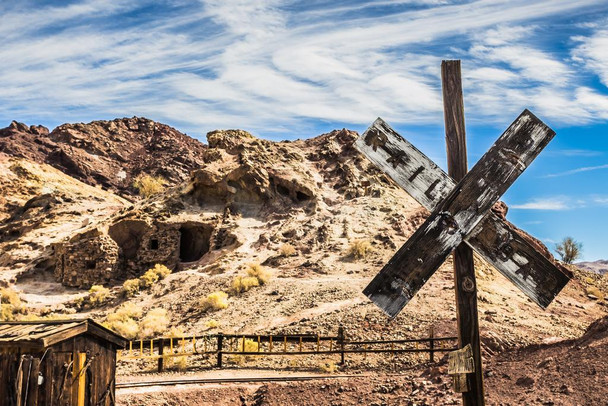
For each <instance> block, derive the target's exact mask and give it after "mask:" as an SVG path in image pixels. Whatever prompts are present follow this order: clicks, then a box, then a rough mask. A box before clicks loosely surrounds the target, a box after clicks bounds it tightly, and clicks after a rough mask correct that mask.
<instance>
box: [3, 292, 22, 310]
mask: <svg viewBox="0 0 608 406" xmlns="http://www.w3.org/2000/svg"><path fill="white" fill-rule="evenodd" d="M0 303H2V304H9V305H12V306H14V307H21V299H20V298H19V294H17V292H15V291H14V290H13V289H11V288H2V289H0Z"/></svg>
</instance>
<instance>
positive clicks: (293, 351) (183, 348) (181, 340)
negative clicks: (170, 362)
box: [118, 327, 457, 372]
mask: <svg viewBox="0 0 608 406" xmlns="http://www.w3.org/2000/svg"><path fill="white" fill-rule="evenodd" d="M456 341H457V338H456V337H435V336H434V334H433V329H432V328H431V329H430V330H429V336H428V337H425V338H411V339H395V340H390V339H389V340H368V341H354V340H349V339H347V338H346V334H345V329H344V328H343V327H340V328H339V329H338V334H337V335H335V336H320V335H318V334H270V335H260V334H222V333H219V334H210V335H200V336H197V335H190V336H183V337H161V338H154V339H147V340H135V341H129V345H128V347H127V348H126V349H125V350H123V351H120V352H119V354H118V361H126V362H128V361H133V360H141V359H147V360H158V371H159V372H161V371H163V370H164V361H165V359H168V358H170V357H191V356H202V355H207V356H214V357H216V363H215V365H216V366H217V367H218V368H221V367H222V365H223V359H224V356H226V355H228V356H295V355H330V354H335V355H340V362H341V363H342V364H344V361H345V357H346V355H347V354H368V353H375V354H393V355H395V354H401V353H428V354H429V361H431V362H433V361H434V355H435V353H437V352H448V351H454V350H456V349H457V346H456Z"/></svg>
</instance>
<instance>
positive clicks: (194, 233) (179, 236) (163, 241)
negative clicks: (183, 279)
mask: <svg viewBox="0 0 608 406" xmlns="http://www.w3.org/2000/svg"><path fill="white" fill-rule="evenodd" d="M216 226H217V224H215V223H213V222H210V223H204V222H195V221H188V222H184V223H163V222H155V221H151V220H148V219H142V218H126V219H121V220H118V221H116V222H115V223H114V224H112V225H110V226H109V228H108V231H107V233H106V232H104V231H100V230H98V229H95V230H91V231H87V232H85V233H81V234H77V235H75V236H74V237H72V238H71V239H70V240H69V241H66V242H63V243H57V244H54V246H53V249H54V259H55V277H56V279H57V280H58V281H59V282H61V283H62V284H63V285H65V286H71V287H80V288H88V287H90V286H91V285H98V284H107V283H112V282H117V281H121V280H125V279H128V278H134V277H138V276H140V275H141V274H143V273H144V272H145V271H147V270H148V269H150V268H152V267H153V266H154V265H155V264H163V265H165V266H167V267H168V268H170V269H172V270H174V271H175V270H179V269H180V268H181V263H182V262H194V261H198V260H200V259H201V258H202V257H203V256H204V255H205V254H207V253H208V252H209V251H210V250H212V249H214V248H216V245H217V244H216V243H215V239H216V234H217V233H216Z"/></svg>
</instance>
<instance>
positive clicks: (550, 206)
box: [509, 196, 573, 210]
mask: <svg viewBox="0 0 608 406" xmlns="http://www.w3.org/2000/svg"><path fill="white" fill-rule="evenodd" d="M568 200H569V199H568V198H565V197H562V196H558V197H551V198H542V199H541V198H539V199H533V200H531V201H529V202H526V203H522V204H512V205H511V206H509V207H510V208H511V209H520V210H568V209H571V208H573V206H572V205H571V204H570V202H569V201H568Z"/></svg>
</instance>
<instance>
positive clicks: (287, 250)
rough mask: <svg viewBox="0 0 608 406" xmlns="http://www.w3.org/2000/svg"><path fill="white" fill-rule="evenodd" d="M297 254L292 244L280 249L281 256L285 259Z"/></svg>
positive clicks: (282, 246) (284, 245)
mask: <svg viewBox="0 0 608 406" xmlns="http://www.w3.org/2000/svg"><path fill="white" fill-rule="evenodd" d="M295 253H296V248H295V247H294V246H293V245H291V244H283V245H281V247H280V248H279V254H280V255H281V256H283V257H290V256H292V255H294V254H295Z"/></svg>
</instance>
